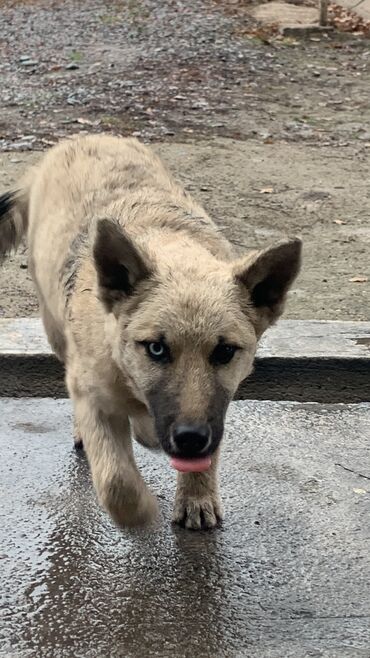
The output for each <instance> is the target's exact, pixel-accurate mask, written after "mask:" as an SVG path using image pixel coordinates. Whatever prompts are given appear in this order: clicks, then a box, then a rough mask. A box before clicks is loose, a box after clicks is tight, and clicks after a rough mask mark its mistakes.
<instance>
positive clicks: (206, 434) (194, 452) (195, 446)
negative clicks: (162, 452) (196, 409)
mask: <svg viewBox="0 0 370 658" xmlns="http://www.w3.org/2000/svg"><path fill="white" fill-rule="evenodd" d="M172 439H173V443H174V447H175V448H176V450H177V451H178V452H179V453H180V454H181V455H182V456H183V457H189V458H191V457H197V456H199V455H200V454H202V453H203V452H204V451H205V450H206V449H207V448H208V446H209V444H210V442H211V428H210V426H209V425H196V424H194V425H193V424H185V423H184V424H180V425H175V427H174V428H173V431H172Z"/></svg>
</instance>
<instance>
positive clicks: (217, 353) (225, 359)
mask: <svg viewBox="0 0 370 658" xmlns="http://www.w3.org/2000/svg"><path fill="white" fill-rule="evenodd" d="M237 349H238V348H237V347H236V346H235V345H227V344H224V343H220V344H219V345H217V346H216V347H215V349H214V350H213V352H212V354H211V356H210V362H211V364H212V365H213V366H225V365H226V364H227V363H230V361H231V359H232V358H233V356H234V354H235V352H236V350H237Z"/></svg>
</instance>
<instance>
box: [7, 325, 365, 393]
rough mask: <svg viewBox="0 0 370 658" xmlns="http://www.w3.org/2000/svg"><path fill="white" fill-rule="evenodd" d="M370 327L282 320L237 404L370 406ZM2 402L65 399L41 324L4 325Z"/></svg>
mask: <svg viewBox="0 0 370 658" xmlns="http://www.w3.org/2000/svg"><path fill="white" fill-rule="evenodd" d="M369 364H370V323H369V322H325V321H320V320H311V321H306V320H303V321H302V320H281V321H280V322H279V323H278V324H277V325H276V326H275V327H272V328H271V329H270V330H269V331H267V332H266V334H265V337H264V338H263V340H262V341H261V344H260V346H259V349H258V352H257V359H256V363H255V371H254V374H253V375H252V376H251V377H249V378H248V379H247V380H245V382H243V383H242V385H241V386H240V388H239V390H238V392H237V395H236V398H237V399H240V398H241V399H246V398H247V399H262V400H266V399H268V400H298V401H302V400H304V401H315V402H348V403H351V402H361V401H368V400H370V378H369ZM0 371H1V378H0V396H6V397H27V396H32V397H45V396H47V397H65V396H66V390H65V386H64V372H63V367H62V365H61V364H60V363H59V362H58V361H57V360H56V358H55V357H54V356H53V355H52V353H51V350H50V347H49V345H48V343H47V341H46V338H45V335H44V332H43V328H42V325H41V321H40V320H39V319H38V318H31V319H30V318H28V319H25V318H15V319H0Z"/></svg>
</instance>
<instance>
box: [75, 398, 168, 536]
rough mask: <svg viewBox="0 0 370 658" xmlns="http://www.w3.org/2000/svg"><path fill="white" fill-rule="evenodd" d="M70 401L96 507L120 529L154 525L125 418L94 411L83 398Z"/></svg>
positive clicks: (154, 506) (154, 513)
mask: <svg viewBox="0 0 370 658" xmlns="http://www.w3.org/2000/svg"><path fill="white" fill-rule="evenodd" d="M73 401H74V408H75V414H76V422H77V424H78V428H79V432H80V434H81V435H82V436H83V445H84V448H85V450H86V454H87V458H88V461H89V464H90V468H91V474H92V479H93V483H94V487H95V490H96V492H97V495H98V499H99V501H100V503H101V504H102V505H103V507H105V509H106V510H107V511H108V512H109V514H110V515H111V517H112V518H113V520H114V521H115V522H116V523H117V524H118V525H120V526H122V527H133V526H137V525H143V524H146V523H150V522H152V521H154V520H155V518H156V516H157V509H158V508H157V502H156V499H155V497H154V496H153V495H152V494H151V493H150V492H149V490H148V489H147V487H146V485H145V482H144V480H143V478H142V477H141V475H140V473H139V471H138V468H137V466H136V464H135V460H134V455H133V451H132V444H131V437H130V426H129V421H128V417H127V416H125V415H123V414H122V415H121V414H120V415H107V414H105V413H103V412H102V411H96V410H95V409H94V405H93V404H92V403H91V401H89V399H88V398H87V397H81V396H79V397H78V399H74V400H73Z"/></svg>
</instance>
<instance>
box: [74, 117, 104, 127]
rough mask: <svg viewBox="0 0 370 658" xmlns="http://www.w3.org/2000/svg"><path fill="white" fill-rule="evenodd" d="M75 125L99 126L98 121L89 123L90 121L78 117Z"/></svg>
mask: <svg viewBox="0 0 370 658" xmlns="http://www.w3.org/2000/svg"><path fill="white" fill-rule="evenodd" d="M76 123H80V124H81V125H83V126H98V125H99V124H100V121H99V119H98V120H97V121H91V120H90V119H84V118H83V117H79V118H78V119H76Z"/></svg>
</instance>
